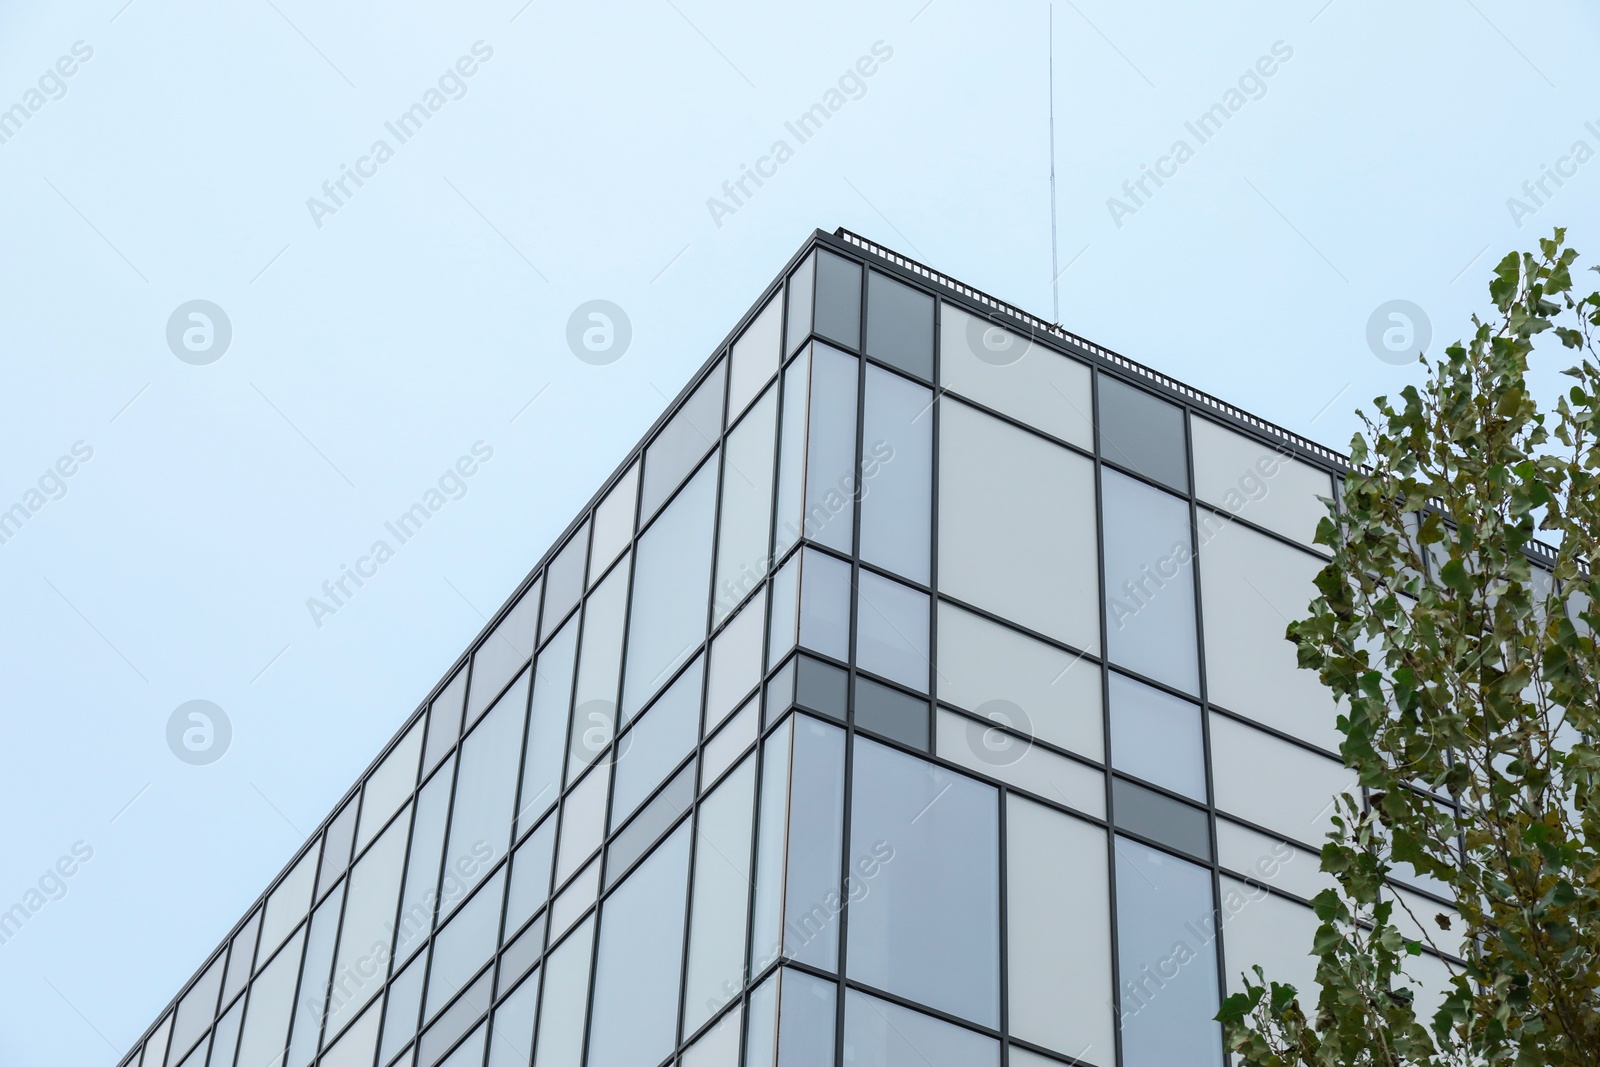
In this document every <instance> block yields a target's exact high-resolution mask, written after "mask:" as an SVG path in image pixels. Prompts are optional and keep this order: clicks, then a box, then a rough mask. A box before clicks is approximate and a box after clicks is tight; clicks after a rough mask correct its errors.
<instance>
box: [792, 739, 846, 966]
mask: <svg viewBox="0 0 1600 1067" xmlns="http://www.w3.org/2000/svg"><path fill="white" fill-rule="evenodd" d="M791 775H792V777H791V781H790V787H789V789H790V791H789V841H788V853H789V858H788V870H787V877H786V879H785V886H784V944H783V952H784V955H785V956H786V957H788V958H789V959H793V960H798V961H800V962H801V963H808V964H811V965H812V966H814V967H821V968H824V969H826V970H834V969H836V968H837V967H838V959H839V914H840V911H841V910H842V909H843V904H842V902H841V901H840V899H839V863H840V853H841V851H842V849H843V847H844V731H843V730H840V729H839V728H838V727H835V726H828V725H826V724H824V723H820V722H818V721H817V720H815V719H813V718H811V717H809V716H806V715H797V716H795V720H794V753H793V756H792V763H791Z"/></svg>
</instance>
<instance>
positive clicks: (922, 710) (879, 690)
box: [854, 675, 928, 752]
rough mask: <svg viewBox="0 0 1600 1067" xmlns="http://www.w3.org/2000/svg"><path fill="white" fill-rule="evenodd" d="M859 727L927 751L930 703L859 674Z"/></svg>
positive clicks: (857, 690)
mask: <svg viewBox="0 0 1600 1067" xmlns="http://www.w3.org/2000/svg"><path fill="white" fill-rule="evenodd" d="M854 708H855V716H856V727H857V729H861V730H871V731H872V732H873V733H877V734H882V735H883V736H885V737H888V738H892V739H893V740H895V741H899V742H900V743H901V744H904V745H910V746H911V747H912V748H920V749H922V750H923V751H924V752H926V751H927V750H928V702H927V701H926V700H918V699H917V698H916V697H914V696H909V695H907V694H905V693H902V692H900V690H898V689H890V688H889V687H888V686H886V685H880V684H878V683H877V682H874V681H873V680H872V679H871V678H867V677H864V676H861V675H857V676H856V699H855V705H854Z"/></svg>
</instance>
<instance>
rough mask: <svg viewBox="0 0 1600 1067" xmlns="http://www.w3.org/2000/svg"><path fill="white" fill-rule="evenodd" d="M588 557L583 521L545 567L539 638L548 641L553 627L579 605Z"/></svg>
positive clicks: (586, 534)
mask: <svg viewBox="0 0 1600 1067" xmlns="http://www.w3.org/2000/svg"><path fill="white" fill-rule="evenodd" d="M588 560H589V524H588V523H587V522H585V523H584V524H583V525H582V526H580V527H578V532H577V533H575V534H573V535H572V539H571V540H570V541H568V542H567V544H566V547H564V548H563V549H562V550H561V551H560V552H559V553H558V554H557V555H556V558H555V559H553V560H551V561H550V566H548V567H546V568H545V578H544V610H543V613H542V614H541V616H540V619H541V621H540V623H539V637H540V639H541V640H545V641H548V640H549V639H550V635H551V634H553V633H555V632H556V627H558V626H560V625H561V623H562V620H564V619H565V618H566V617H567V615H568V614H569V613H570V612H571V611H572V609H573V608H575V607H577V606H578V598H579V597H581V596H583V589H584V581H583V575H584V569H585V566H586V564H587V563H588Z"/></svg>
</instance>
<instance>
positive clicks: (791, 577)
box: [767, 552, 804, 667]
mask: <svg viewBox="0 0 1600 1067" xmlns="http://www.w3.org/2000/svg"><path fill="white" fill-rule="evenodd" d="M803 554H804V553H802V552H796V553H795V554H794V555H792V556H790V557H789V562H787V563H785V564H784V565H783V566H782V567H781V568H779V570H778V573H777V574H775V575H773V576H772V585H771V587H770V588H771V592H770V594H769V600H770V602H771V604H772V612H771V615H772V626H771V628H770V630H769V631H768V636H767V666H769V667H770V666H771V665H772V664H774V663H776V662H778V660H780V659H782V658H783V657H784V655H785V654H787V653H788V651H789V650H790V649H791V648H793V647H794V643H795V636H796V634H797V633H798V630H799V621H800V620H799V611H800V557H801V556H802V555H803Z"/></svg>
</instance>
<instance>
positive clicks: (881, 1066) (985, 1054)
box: [844, 989, 1000, 1067]
mask: <svg viewBox="0 0 1600 1067" xmlns="http://www.w3.org/2000/svg"><path fill="white" fill-rule="evenodd" d="M844 1062H845V1063H847V1064H852V1065H857V1064H859V1065H860V1067H1000V1042H998V1041H996V1040H995V1039H994V1038H992V1037H985V1036H984V1035H982V1034H978V1033H974V1032H973V1031H971V1030H965V1029H962V1028H961V1027H959V1026H952V1025H951V1024H949V1023H947V1022H944V1021H943V1020H941V1019H935V1018H934V1017H933V1016H931V1015H924V1014H922V1013H921V1012H920V1011H912V1010H911V1009H910V1008H903V1007H901V1006H900V1005H898V1004H891V1003H890V1002H889V1001H887V1000H879V999H878V998H877V997H869V996H867V995H866V994H865V993H860V992H857V991H856V990H853V989H852V990H849V991H848V992H846V993H845V997H844Z"/></svg>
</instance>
